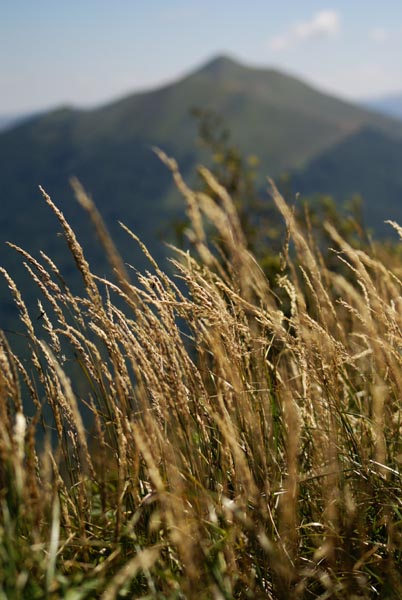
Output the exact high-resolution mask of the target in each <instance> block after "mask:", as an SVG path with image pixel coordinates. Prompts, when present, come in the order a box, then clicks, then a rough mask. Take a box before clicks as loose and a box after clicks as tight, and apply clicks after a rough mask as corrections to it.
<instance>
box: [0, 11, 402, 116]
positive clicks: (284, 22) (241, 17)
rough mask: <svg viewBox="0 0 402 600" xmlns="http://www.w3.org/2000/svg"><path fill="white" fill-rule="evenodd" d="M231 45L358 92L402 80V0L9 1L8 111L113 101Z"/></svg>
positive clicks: (239, 54)
mask: <svg viewBox="0 0 402 600" xmlns="http://www.w3.org/2000/svg"><path fill="white" fill-rule="evenodd" d="M322 13H325V14H324V18H322ZM320 14H321V17H319V18H318V19H317V15H320ZM325 15H326V17H325ZM317 23H318V25H317ZM222 53H224V54H229V55H232V56H234V57H235V58H238V59H240V60H242V61H243V62H245V63H246V64H255V65H264V66H276V67H278V68H280V69H283V70H285V71H287V72H290V73H293V74H296V75H299V76H300V77H303V78H305V79H307V80H308V81H310V82H312V83H313V84H314V85H316V86H318V87H320V88H322V89H325V90H328V91H330V92H334V93H336V94H338V95H340V96H344V97H348V98H356V99H358V98H362V97H370V96H378V95H381V94H383V93H388V92H394V91H398V90H402V2H401V0H392V1H390V0H383V1H382V2H378V1H377V2H375V1H373V0H368V1H367V0H366V1H362V0H353V1H352V0H349V1H346V0H340V1H332V2H331V1H328V2H323V1H321V0H303V1H301V0H284V1H283V2H278V1H277V0H275V1H267V0H265V1H263V0H249V1H248V2H246V1H245V0H242V1H239V0H232V1H228V0H222V1H219V0H204V1H203V2H190V1H184V0H170V1H169V0H166V1H165V2H163V1H162V0H147V1H146V2H145V1H143V0H139V1H137V0H131V1H130V0H114V1H113V2H111V1H106V0H80V1H78V0H69V2H63V1H62V0H36V1H34V0H8V1H5V0H0V61H1V63H0V65H1V70H0V86H1V89H0V115H4V114H10V113H21V112H28V111H33V110H38V109H46V108H49V107H53V106H56V105H60V104H74V105H78V106H93V105H96V104H100V103H104V102H107V101H109V100H112V99H115V98H117V97H119V96H121V95H124V94H127V93H131V92H133V91H136V90H141V89H145V88H148V87H155V86H158V85H160V84H163V83H166V82H168V81H170V80H172V79H175V78H177V77H179V76H181V75H182V74H184V73H185V72H187V71H188V70H191V69H194V68H196V67H197V66H199V65H200V64H201V63H203V62H204V61H206V60H208V59H209V58H210V57H212V56H213V55H216V54H222Z"/></svg>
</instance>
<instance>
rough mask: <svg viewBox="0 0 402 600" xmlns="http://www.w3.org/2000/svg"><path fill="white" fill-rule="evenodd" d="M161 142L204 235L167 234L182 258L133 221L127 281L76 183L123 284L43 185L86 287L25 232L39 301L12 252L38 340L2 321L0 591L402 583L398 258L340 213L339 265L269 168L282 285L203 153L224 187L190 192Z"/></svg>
mask: <svg viewBox="0 0 402 600" xmlns="http://www.w3.org/2000/svg"><path fill="white" fill-rule="evenodd" d="M160 156H161V158H162V160H164V161H165V163H166V164H167V165H168V166H169V168H170V169H171V171H172V173H173V177H174V179H175V181H176V184H177V186H178V188H179V190H180V191H181V192H182V194H183V196H184V198H185V201H186V205H187V213H188V216H189V219H190V225H189V228H188V231H187V234H188V237H189V239H190V241H191V244H192V247H193V248H194V252H193V253H190V252H184V251H180V250H177V249H176V250H173V249H172V257H173V258H172V263H173V266H174V271H175V275H174V276H170V275H167V274H166V273H164V272H162V271H161V270H160V269H159V267H158V265H157V264H155V262H154V261H153V259H152V257H150V256H149V254H148V252H147V250H146V248H144V247H143V246H142V245H141V242H139V240H138V239H137V238H136V236H135V235H134V234H132V233H131V232H130V231H129V230H128V229H127V228H125V230H126V232H127V234H128V235H131V236H132V237H133V243H139V244H140V245H141V247H142V249H143V251H144V252H145V254H146V255H147V256H148V258H149V263H150V267H149V272H145V273H142V274H137V275H136V278H135V280H136V283H132V282H131V281H130V279H129V275H128V274H127V272H128V271H130V269H127V268H126V267H125V265H124V263H123V261H122V259H121V258H120V257H119V256H118V254H117V252H116V250H115V247H114V245H113V244H112V242H111V240H110V239H109V237H108V234H107V231H106V228H105V227H104V225H103V223H102V220H101V218H100V216H99V214H98V213H97V211H96V209H95V207H94V205H93V203H92V201H91V200H90V199H89V198H88V197H87V196H86V194H85V191H84V190H83V189H82V188H81V187H80V186H79V184H78V183H77V182H75V184H74V186H75V191H76V195H77V197H78V200H79V201H80V202H81V204H82V205H83V206H84V208H85V209H86V210H87V211H88V212H89V214H90V216H91V218H92V220H93V222H94V224H95V226H96V228H97V231H98V234H99V237H100V240H101V243H102V244H103V246H104V249H105V253H106V255H107V257H108V259H109V261H110V264H111V265H112V267H113V269H114V273H115V279H114V281H113V282H112V281H108V280H106V279H105V278H101V277H99V276H97V275H95V274H94V273H92V272H91V269H90V266H89V265H88V263H87V261H86V259H85V257H84V255H83V252H82V249H81V247H80V244H79V242H78V241H77V239H76V237H75V235H74V232H73V231H72V230H71V228H70V227H69V225H68V223H67V222H66V221H65V219H64V217H63V215H62V214H61V213H60V211H59V210H58V209H57V208H56V206H55V205H54V204H53V202H52V200H51V199H50V198H49V197H48V196H47V195H46V193H45V192H43V194H44V198H45V201H46V202H47V203H48V205H49V206H50V208H51V209H52V210H53V211H54V213H55V216H56V217H57V219H58V220H59V223H60V226H61V228H62V231H63V233H64V236H65V239H66V243H67V245H68V247H69V250H70V252H71V253H72V255H73V257H74V259H75V262H76V265H77V269H79V271H80V273H81V275H82V280H83V284H84V286H85V290H86V292H85V294H84V295H82V296H78V295H76V294H74V293H73V292H72V291H71V290H70V289H69V288H68V285H67V283H66V282H65V281H64V280H63V278H62V276H61V274H60V272H59V271H58V269H57V266H56V265H55V264H54V263H53V262H52V260H51V259H50V258H49V257H47V256H46V255H44V254H42V255H41V258H40V261H39V260H37V259H35V258H34V257H32V256H30V255H29V254H28V253H27V252H26V251H25V250H22V249H19V248H16V250H17V251H18V252H20V254H21V255H22V257H23V259H24V261H25V264H26V267H27V269H28V271H29V273H30V275H31V277H32V279H33V281H34V282H35V283H36V285H37V287H38V291H39V292H40V295H41V301H40V305H39V309H40V316H41V318H40V319H39V320H37V319H34V320H32V318H31V316H30V314H29V312H28V310H27V308H26V306H25V304H24V301H23V299H22V298H21V296H20V294H19V292H18V289H17V288H16V286H15V285H14V283H13V280H12V277H11V275H9V274H8V273H6V272H5V271H4V270H2V273H3V275H4V276H5V278H6V281H7V284H8V287H9V288H10V290H11V293H12V295H13V296H14V299H15V302H16V305H17V307H18V310H19V313H20V318H21V324H22V326H23V327H24V331H25V334H26V336H27V340H28V341H27V348H28V351H29V359H28V360H27V359H25V358H24V359H22V358H19V357H18V356H16V355H15V353H13V351H12V349H11V348H10V345H9V343H8V341H7V339H6V338H5V336H4V335H2V336H1V339H0V363H1V369H0V399H1V403H0V411H1V419H0V482H1V498H0V500H1V505H0V523H1V529H0V573H1V581H0V598H7V599H19V598H31V599H35V598H59V597H63V598H68V599H70V600H73V599H74V600H78V599H84V598H101V599H102V600H112V599H114V598H123V597H130V598H155V599H156V598H160V599H161V598H191V599H192V598H200V599H202V598H205V599H207V598H216V599H219V600H220V599H230V598H272V599H287V598H289V599H290V598H299V599H305V598H306V599H309V598H321V599H326V598H342V599H343V598H378V597H381V598H400V597H401V594H402V577H401V572H402V557H401V552H402V538H401V534H402V529H401V523H402V515H401V498H402V494H401V491H402V485H401V474H400V464H401V462H402V442H401V419H400V414H401V411H400V398H401V397H402V371H401V366H402V365H401V363H402V330H401V327H402V312H401V308H402V306H401V302H402V301H401V287H402V281H401V279H400V274H399V272H398V270H397V269H396V268H394V265H393V264H392V263H393V261H392V257H390V256H389V255H388V254H387V253H386V252H383V255H382V257H379V256H378V254H379V253H380V254H381V252H380V251H379V250H378V249H377V250H375V249H374V248H373V249H372V251H369V250H368V251H367V252H364V251H363V250H361V249H355V248H353V247H351V246H350V245H349V244H348V243H347V242H346V241H345V240H343V239H342V238H341V237H340V236H339V235H338V234H337V232H336V231H335V230H334V229H333V228H331V226H330V225H329V224H328V225H327V230H328V233H329V234H330V236H331V237H332V239H333V245H334V248H336V250H334V252H335V251H336V252H337V253H338V257H339V269H331V270H330V269H329V268H328V267H327V266H326V265H325V263H324V261H323V257H322V255H321V253H320V249H319V248H317V247H316V245H315V244H314V238H313V237H312V236H311V235H307V236H306V235H305V234H304V233H303V231H302V230H301V229H300V227H299V225H298V224H297V222H296V220H295V218H294V215H293V213H292V211H291V210H290V208H289V207H288V206H287V205H286V203H285V201H284V200H283V198H282V197H281V196H280V195H279V193H278V192H277V190H276V189H275V187H274V186H273V184H271V194H272V197H273V200H274V201H275V203H276V206H277V208H278V210H279V211H280V213H281V214H282V216H283V218H284V220H285V222H286V227H287V231H288V236H287V237H288V240H287V245H286V247H285V249H284V253H283V256H282V265H283V269H282V273H281V274H280V275H279V277H278V279H277V281H276V286H275V290H273V289H271V287H270V285H269V283H268V280H267V278H266V277H265V275H264V273H263V272H262V270H261V268H260V267H259V265H258V263H257V261H256V260H255V258H254V257H253V256H252V255H251V254H250V252H249V251H248V249H247V244H246V240H245V237H244V235H243V232H242V231H241V228H240V225H239V219H238V216H237V213H236V210H235V208H234V206H233V203H232V202H231V199H230V197H229V196H228V194H227V192H226V191H225V189H223V188H222V187H221V186H220V185H219V183H218V182H217V181H216V180H215V179H214V178H213V176H212V175H211V174H210V173H209V172H208V171H206V170H202V171H201V173H202V176H203V177H204V179H205V182H206V184H207V186H208V187H209V189H210V190H211V195H208V194H206V193H196V192H194V191H192V190H190V189H189V188H188V187H187V186H186V184H185V183H184V181H183V180H182V178H181V176H180V174H179V171H178V169H177V166H176V164H175V162H174V161H173V160H171V159H168V158H167V157H166V156H165V155H163V154H162V153H161V154H160ZM213 240H215V242H214V241H213ZM332 263H333V261H331V264H332ZM77 366H78V367H79V371H80V375H79V376H77ZM73 367H74V368H73ZM88 414H90V415H91V423H92V425H91V426H90V427H88V426H86V423H87V422H89V419H88ZM28 415H29V416H28ZM84 415H86V417H85V418H84ZM87 429H89V430H87Z"/></svg>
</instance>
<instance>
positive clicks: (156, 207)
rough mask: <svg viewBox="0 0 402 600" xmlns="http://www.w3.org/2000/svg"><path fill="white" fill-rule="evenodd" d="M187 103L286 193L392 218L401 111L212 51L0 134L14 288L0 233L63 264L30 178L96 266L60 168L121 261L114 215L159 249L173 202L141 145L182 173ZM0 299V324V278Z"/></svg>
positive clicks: (100, 262) (164, 174)
mask: <svg viewBox="0 0 402 600" xmlns="http://www.w3.org/2000/svg"><path fill="white" fill-rule="evenodd" d="M194 106H198V107H202V108H209V109H211V110H214V111H216V112H217V113H218V114H221V115H223V116H224V119H225V124H226V125H227V127H228V129H229V130H230V131H231V133H232V139H233V141H234V143H235V144H237V145H238V147H239V148H240V150H241V151H242V152H244V153H245V154H254V155H257V156H259V157H260V159H261V176H265V175H266V174H269V175H270V176H273V177H279V176H280V175H281V174H282V173H284V172H288V173H291V176H292V185H291V190H292V192H297V191H300V192H302V193H303V194H314V193H328V194H332V195H333V196H334V197H335V199H336V200H337V201H339V202H343V200H345V199H346V198H348V197H350V196H352V195H353V194H356V193H360V194H362V195H363V197H364V200H365V209H364V211H365V218H366V223H367V225H368V226H369V227H371V228H373V229H374V230H375V231H376V232H378V233H379V234H381V235H383V234H384V231H385V229H384V227H383V225H382V222H383V221H384V220H385V219H394V220H396V221H398V220H399V221H400V222H402V202H401V201H402V169H401V166H402V160H401V159H402V121H398V120H393V119H392V118H389V117H386V116H383V115H380V114H378V113H376V112H372V111H370V110H369V109H366V108H362V107H360V106H357V105H353V104H351V103H347V102H345V101H343V100H340V99H338V98H334V97H332V96H329V95H327V94H323V93H321V92H319V91H317V90H315V89H314V88H312V87H310V86H309V85H307V84H305V83H304V82H302V81H300V80H298V79H296V78H294V77H291V76H289V75H286V74H283V73H280V72H278V71H275V70H272V69H261V68H258V69H257V68H249V67H246V66H243V65H241V64H239V63H237V62H235V61H233V60H231V59H229V58H226V57H219V58H216V59H214V60H212V61H211V62H209V63H208V64H206V65H205V66H203V67H202V68H200V69H198V70H197V71H195V72H193V73H191V74H189V75H188V76H186V77H184V78H182V79H180V80H178V81H175V82H173V83H172V84H170V85H167V86H165V87H162V88H160V89H156V90H152V91H150V92H146V93H140V94H133V95H131V96H127V97H125V98H123V99H120V100H118V101H116V102H114V103H112V104H108V105H107V106H102V107H101V108H96V109H94V110H76V109H72V108H60V109H57V110H54V111H51V112H48V113H46V114H42V115H39V116H36V117H32V118H29V119H28V120H25V121H24V122H20V123H19V124H17V125H15V126H14V127H12V128H9V129H7V130H5V131H3V132H2V133H0V202H1V213H0V244H1V248H2V250H1V259H0V262H1V264H2V265H3V266H5V267H6V268H7V269H9V270H10V272H11V273H12V274H13V275H15V277H16V279H17V282H18V284H19V285H20V286H21V288H22V290H23V291H24V289H26V287H27V285H28V283H27V279H25V278H24V277H23V276H22V273H21V268H20V267H19V266H16V265H17V264H18V265H20V264H21V262H22V261H21V259H20V258H19V257H17V258H16V254H15V252H13V251H12V250H11V249H9V248H7V247H5V246H4V242H5V241H6V240H10V241H12V242H14V243H16V244H19V245H21V246H23V247H24V248H26V249H27V250H28V251H31V252H33V253H34V254H35V255H37V253H38V251H39V249H42V250H44V251H45V252H46V253H47V254H49V255H50V256H51V257H52V258H53V259H54V260H55V262H57V263H58V264H59V266H60V267H61V268H62V271H63V273H64V274H65V275H66V276H67V278H68V276H69V275H71V274H72V273H75V271H74V269H73V265H72V260H71V259H70V258H68V257H67V252H66V250H65V245H64V243H63V242H62V240H61V239H60V236H58V232H59V231H60V228H59V225H58V223H57V220H56V218H55V216H54V215H53V214H52V213H51V211H50V210H49V209H48V207H47V206H46V205H45V203H44V202H43V200H42V198H41V195H40V193H39V191H38V185H39V184H40V185H42V186H43V187H44V188H45V190H46V191H47V192H48V193H49V194H50V196H51V197H52V199H53V200H54V202H55V203H56V204H57V205H58V206H59V208H61V210H62V211H63V212H64V213H65V216H66V217H67V219H68V220H69V222H70V223H71V225H72V226H73V228H74V229H75V230H76V231H77V234H78V236H79V239H80V241H81V242H82V244H83V246H84V249H85V250H86V251H87V252H88V255H89V258H90V259H91V261H92V263H94V264H95V270H98V272H99V273H100V274H101V275H102V274H104V273H106V272H107V268H106V266H105V263H104V258H103V254H102V251H101V250H99V248H98V247H97V246H96V244H94V236H93V233H92V229H91V227H90V226H89V224H88V223H87V222H86V217H85V216H84V215H83V212H82V209H81V208H80V207H79V206H78V205H77V203H76V201H75V200H74V197H73V193H72V191H71V189H70V186H69V183H68V182H69V179H70V178H71V177H72V176H76V177H78V179H79V180H80V181H81V182H82V183H83V185H84V187H85V188H86V189H87V190H88V192H89V193H90V194H91V195H92V196H93V198H94V199H95V201H96V204H97V206H98V208H99V210H100V212H101V213H102V215H103V216H104V218H105V221H106V223H107V224H108V226H109V228H110V231H111V233H112V235H113V237H114V239H115V240H116V243H117V246H118V248H119V249H120V250H121V252H122V254H123V257H124V259H125V260H126V261H127V262H129V263H131V264H133V265H134V266H135V267H136V268H143V267H144V259H143V256H142V254H141V253H140V252H139V251H138V249H136V248H135V247H134V244H133V242H132V240H130V238H129V236H127V234H126V233H124V232H123V231H122V230H121V229H120V228H119V226H118V225H117V221H119V220H120V221H123V222H124V223H125V224H127V226H128V227H130V228H131V229H132V230H133V231H135V233H137V234H138V235H139V236H140V238H141V239H142V240H143V241H144V242H145V243H146V244H147V245H148V246H149V248H150V250H151V252H152V253H153V254H154V255H155V256H156V257H157V258H158V259H162V257H163V256H164V255H165V253H166V250H165V247H164V245H163V244H162V241H161V238H163V239H167V237H168V231H169V226H170V224H171V223H172V222H173V221H174V219H175V218H179V217H180V215H181V214H182V212H183V202H182V200H181V198H180V196H179V194H178V192H177V191H176V189H175V188H174V186H173V184H172V180H171V176H170V174H169V173H168V171H167V169H166V167H165V166H163V165H162V164H161V163H160V161H159V159H158V158H157V157H156V156H155V154H154V153H153V152H152V147H153V146H159V147H161V148H162V149H164V150H165V151H166V152H167V153H168V154H169V155H171V156H173V157H174V158H176V160H177V161H178V163H179V165H180V168H181V170H182V172H183V174H184V175H185V176H190V174H191V173H194V168H195V166H196V165H197V164H198V163H199V162H200V161H202V162H205V161H208V157H207V156H206V155H205V152H204V151H203V150H202V148H201V147H200V145H197V143H196V137H197V126H196V123H195V122H194V119H193V118H192V116H191V115H190V108H191V107H194ZM260 183H261V187H262V186H263V180H261V182H260ZM74 277H75V275H74ZM29 286H30V288H31V287H32V284H31V283H29ZM30 297H32V292H30ZM0 303H1V307H0V308H1V310H0V328H5V327H6V325H7V322H8V319H9V318H10V315H11V313H12V309H11V303H10V301H9V294H8V291H7V288H6V285H5V284H3V282H2V283H1V284H0Z"/></svg>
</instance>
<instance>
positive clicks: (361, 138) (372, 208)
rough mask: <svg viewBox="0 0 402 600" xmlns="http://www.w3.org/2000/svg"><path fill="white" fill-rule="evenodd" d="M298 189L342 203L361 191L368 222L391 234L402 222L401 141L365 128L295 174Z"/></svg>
mask: <svg viewBox="0 0 402 600" xmlns="http://www.w3.org/2000/svg"><path fill="white" fill-rule="evenodd" d="M293 185H294V190H295V191H300V192H302V193H303V194H307V195H310V194H314V193H324V194H331V195H333V196H334V198H335V199H336V200H338V201H339V202H340V203H342V202H343V201H345V200H347V199H350V197H351V196H353V195H354V194H360V195H361V196H362V197H363V199H364V216H365V220H366V224H367V225H368V226H369V227H370V228H372V229H373V230H374V231H376V232H377V233H380V234H389V233H390V228H389V226H386V225H384V220H385V219H392V220H396V221H399V222H400V223H401V222H402V141H401V140H391V139H390V138H389V137H386V136H384V135H383V134H381V133H379V132H378V131H374V130H372V129H363V130H361V131H359V132H357V133H356V134H354V135H352V136H350V137H349V138H348V139H346V140H344V141H342V142H341V143H340V144H338V145H337V146H336V147H334V148H332V149H330V150H328V151H327V152H325V153H323V154H322V155H321V156H319V157H318V158H316V159H315V160H313V161H312V162H311V163H310V164H309V165H308V167H307V168H306V169H305V170H304V171H301V172H299V173H298V174H296V175H295V176H294V178H293Z"/></svg>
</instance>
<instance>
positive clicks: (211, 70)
mask: <svg viewBox="0 0 402 600" xmlns="http://www.w3.org/2000/svg"><path fill="white" fill-rule="evenodd" d="M243 68H244V67H243V66H242V65H241V64H240V63H239V62H238V61H236V60H234V59H233V58H231V57H230V56H226V55H225V54H222V55H218V56H216V57H215V58H212V59H211V60H209V61H208V62H207V63H206V64H205V65H204V66H202V67H201V69H199V71H198V72H199V73H203V74H206V75H210V76H212V77H222V76H225V75H230V74H233V73H234V72H235V71H239V70H241V69H243Z"/></svg>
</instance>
